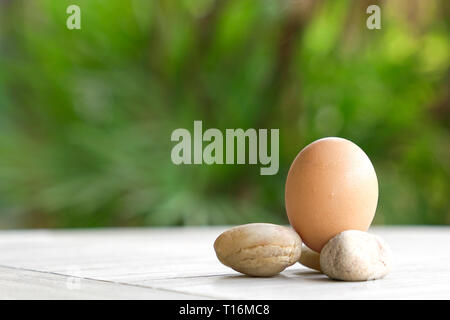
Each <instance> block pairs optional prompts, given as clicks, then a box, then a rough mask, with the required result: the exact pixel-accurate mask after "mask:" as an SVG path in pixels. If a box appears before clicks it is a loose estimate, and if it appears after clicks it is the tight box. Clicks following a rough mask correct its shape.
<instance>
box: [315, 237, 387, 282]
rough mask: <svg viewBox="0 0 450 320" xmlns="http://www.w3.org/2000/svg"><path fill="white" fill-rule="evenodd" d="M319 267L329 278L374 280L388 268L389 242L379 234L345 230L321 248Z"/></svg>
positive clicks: (383, 274)
mask: <svg viewBox="0 0 450 320" xmlns="http://www.w3.org/2000/svg"><path fill="white" fill-rule="evenodd" d="M320 266H321V269H322V271H323V272H324V273H325V274H326V275H327V276H328V277H330V278H332V279H336V280H344V281H366V280H375V279H379V278H382V277H384V276H385V275H387V274H388V273H389V271H390V270H391V267H392V253H391V249H390V248H389V245H388V244H387V243H386V242H385V241H384V240H383V239H381V238H380V237H378V236H375V235H372V234H370V233H367V232H362V231H356V230H348V231H344V232H341V233H340V234H338V235H336V236H335V237H333V238H332V239H331V240H329V241H328V242H327V244H326V245H325V246H324V247H323V249H322V251H321V252H320Z"/></svg>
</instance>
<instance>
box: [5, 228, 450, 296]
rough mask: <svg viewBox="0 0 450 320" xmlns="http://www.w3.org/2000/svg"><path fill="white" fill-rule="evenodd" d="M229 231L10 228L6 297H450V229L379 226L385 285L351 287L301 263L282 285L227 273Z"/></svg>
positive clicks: (7, 234) (371, 283) (279, 280)
mask: <svg viewBox="0 0 450 320" xmlns="http://www.w3.org/2000/svg"><path fill="white" fill-rule="evenodd" d="M225 229H226V228H225V227H195V228H159V229H156V228H136V229H134V228H133V229H91V230H26V231H25V230H23V231H0V298H1V299H450V227H383V228H382V227H374V228H372V229H371V232H373V233H375V234H378V235H380V236H382V237H383V238H384V239H385V240H386V241H388V243H389V244H390V245H391V247H392V250H393V252H394V256H395V264H394V269H393V271H392V272H391V273H390V274H389V275H388V276H387V277H386V278H384V279H381V280H376V281H368V282H341V281H333V280H329V279H328V278H327V277H326V276H325V275H323V274H320V273H318V272H315V271H313V270H310V269H307V268H305V267H303V266H301V265H299V264H295V265H294V266H292V267H290V268H288V269H286V270H285V271H284V272H282V273H281V274H280V275H278V276H275V277H272V278H252V277H247V276H243V275H240V274H239V273H237V272H235V271H233V270H231V269H229V268H227V267H225V266H223V265H222V264H220V263H219V261H218V260H217V258H216V256H215V253H214V250H213V242H214V240H215V238H216V237H217V236H218V235H219V234H220V233H221V232H222V231H223V230H225Z"/></svg>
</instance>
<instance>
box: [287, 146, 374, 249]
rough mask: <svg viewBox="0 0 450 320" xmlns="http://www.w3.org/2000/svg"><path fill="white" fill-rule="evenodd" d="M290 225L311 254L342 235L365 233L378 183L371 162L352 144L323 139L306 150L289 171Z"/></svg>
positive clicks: (371, 217) (370, 218) (298, 156)
mask: <svg viewBox="0 0 450 320" xmlns="http://www.w3.org/2000/svg"><path fill="white" fill-rule="evenodd" d="M285 200H286V211H287V215H288V218H289V222H290V224H291V225H292V227H293V228H294V229H295V230H296V231H297V233H298V234H299V235H300V237H301V238H302V240H303V242H304V243H305V244H306V245H307V246H308V247H309V248H311V249H312V250H314V251H316V252H320V250H321V249H322V248H323V246H324V245H325V244H326V243H327V241H328V240H329V239H331V238H333V237H334V236H335V235H337V234H338V233H340V232H342V231H345V230H349V229H352V230H361V231H367V229H368V228H369V226H370V224H371V223H372V220H373V217H374V215H375V210H376V207H377V202H378V181H377V176H376V173H375V170H374V168H373V165H372V163H371V162H370V159H369V158H368V157H367V155H366V154H365V153H364V151H363V150H362V149H361V148H360V147H358V146H357V145H356V144H354V143H353V142H351V141H349V140H346V139H343V138H335V137H331V138H323V139H320V140H317V141H314V142H313V143H311V144H309V145H308V146H306V147H305V148H304V149H303V150H302V151H300V153H299V154H298V155H297V157H296V158H295V160H294V162H293V163H292V165H291V168H290V169H289V173H288V177H287V181H286V190H285Z"/></svg>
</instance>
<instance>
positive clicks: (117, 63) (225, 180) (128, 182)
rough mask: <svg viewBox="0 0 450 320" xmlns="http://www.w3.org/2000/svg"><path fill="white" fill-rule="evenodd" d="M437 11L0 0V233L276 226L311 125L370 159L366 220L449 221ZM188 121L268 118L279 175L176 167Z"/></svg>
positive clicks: (444, 40) (266, 1)
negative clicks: (373, 198)
mask: <svg viewBox="0 0 450 320" xmlns="http://www.w3.org/2000/svg"><path fill="white" fill-rule="evenodd" d="M70 4H77V5H79V6H80V7H81V30H68V29H67V28H66V19H67V18H68V16H69V15H68V14H67V13H66V8H67V7H68V5H70ZM371 4H379V5H380V7H381V26H382V29H381V30H368V29H367V28H366V19H367V18H368V16H369V15H368V14H366V8H367V7H368V6H369V5H371ZM449 7H450V2H449V1H446V0H441V1H439V0H429V1H421V0H391V1H364V0H354V1H331V0H330V1H325V0H316V1H307V0H298V1H286V0H285V1H273V0H259V1H254V0H160V1H156V0H155V1H148V0H130V1H123V0H108V1H106V0H105V1H102V0H85V1H81V0H80V1H76V0H70V1H66V0H58V1H54V0H33V1H28V0H0V228H3V229H6V228H36V227H99V226H154V225H208V224H240V223H247V222H263V221H265V222H273V223H287V218H286V214H285V208H284V183H285V179H286V175H287V171H288V169H289V166H290V164H291V162H292V161H293V159H294V158H295V156H296V154H297V153H298V152H299V151H300V150H301V149H302V148H303V147H304V146H305V145H306V144H308V143H310V142H312V141H313V140H315V139H318V138H322V137H326V136H341V137H344V138H347V139H350V140H352V141H353V142H355V143H357V144H358V145H359V146H360V147H361V148H362V149H363V150H365V152H366V153H367V154H368V156H369V157H370V158H371V160H372V162H373V164H374V167H375V170H376V172H377V175H378V179H379V188H380V197H379V204H378V209H377V214H376V216H375V221H374V223H376V224H450V207H449V198H450V183H449V178H450V161H449V160H450V143H449V138H450V132H449V127H450V96H449V92H450V90H449V84H450V82H449V80H450V79H449V60H450V59H449V55H450V44H449V21H450V19H449V9H450V8H449ZM194 120H202V121H203V127H204V130H205V129H206V128H219V129H221V130H224V129H225V128H244V129H246V128H269V129H270V128H279V129H280V170H279V172H278V174H277V175H274V176H261V175H260V174H259V168H260V165H210V166H208V165H201V166H199V165H197V166H194V165H191V166H188V165H184V166H175V165H174V164H172V162H171V158H170V152H171V149H172V147H173V146H174V145H175V143H173V142H171V141H170V134H171V132H172V131H173V130H174V129H176V128H187V129H189V130H192V126H193V121H194Z"/></svg>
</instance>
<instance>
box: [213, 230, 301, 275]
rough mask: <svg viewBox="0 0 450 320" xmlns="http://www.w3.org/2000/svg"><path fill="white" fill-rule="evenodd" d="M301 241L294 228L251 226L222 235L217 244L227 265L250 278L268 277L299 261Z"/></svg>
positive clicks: (218, 256) (217, 249)
mask: <svg viewBox="0 0 450 320" xmlns="http://www.w3.org/2000/svg"><path fill="white" fill-rule="evenodd" d="M301 246H302V241H301V239H300V237H299V235H298V234H297V233H296V232H295V231H294V230H293V229H291V228H289V227H284V226H279V225H275V224H269V223H251V224H245V225H241V226H237V227H234V228H231V229H229V230H227V231H225V232H223V233H222V234H221V235H220V236H219V237H218V238H217V239H216V241H215V242H214V250H215V251H216V255H217V258H218V259H219V260H220V262H222V263H223V264H224V265H226V266H228V267H230V268H232V269H234V270H236V271H238V272H241V273H244V274H247V275H250V276H257V277H268V276H273V275H275V274H277V273H279V272H281V271H283V270H284V269H285V268H287V267H288V266H290V265H292V264H294V263H295V262H297V261H298V259H299V258H300V255H301Z"/></svg>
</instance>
